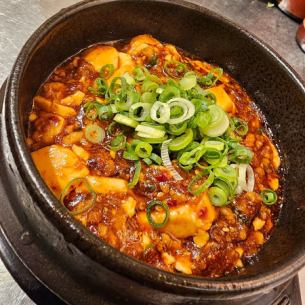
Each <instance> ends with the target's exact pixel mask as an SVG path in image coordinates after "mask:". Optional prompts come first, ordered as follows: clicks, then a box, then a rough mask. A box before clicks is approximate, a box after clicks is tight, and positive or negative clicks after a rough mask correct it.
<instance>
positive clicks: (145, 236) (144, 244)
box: [141, 232, 151, 250]
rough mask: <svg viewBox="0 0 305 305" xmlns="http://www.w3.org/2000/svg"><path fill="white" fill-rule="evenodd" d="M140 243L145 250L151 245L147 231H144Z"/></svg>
mask: <svg viewBox="0 0 305 305" xmlns="http://www.w3.org/2000/svg"><path fill="white" fill-rule="evenodd" d="M141 245H142V247H143V249H144V250H146V249H147V248H148V247H149V246H150V245H151V239H150V237H149V235H148V234H147V232H144V233H143V235H142V242H141Z"/></svg>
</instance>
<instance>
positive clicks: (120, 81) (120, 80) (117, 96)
mask: <svg viewBox="0 0 305 305" xmlns="http://www.w3.org/2000/svg"><path fill="white" fill-rule="evenodd" d="M126 94H127V82H126V79H125V78H124V77H115V78H113V79H112V81H111V84H110V87H109V89H108V96H109V98H110V100H113V101H117V100H119V101H121V100H123V99H124V98H125V97H126Z"/></svg>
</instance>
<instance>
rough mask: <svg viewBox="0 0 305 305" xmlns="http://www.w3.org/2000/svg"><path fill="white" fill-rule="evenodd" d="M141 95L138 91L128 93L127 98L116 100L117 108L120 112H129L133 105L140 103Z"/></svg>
mask: <svg viewBox="0 0 305 305" xmlns="http://www.w3.org/2000/svg"><path fill="white" fill-rule="evenodd" d="M139 100H140V94H139V93H138V92H136V91H127V93H126V98H124V99H116V100H115V101H114V103H115V107H116V108H117V109H118V110H119V111H128V110H129V108H130V107H131V105H132V104H134V103H137V102H139Z"/></svg>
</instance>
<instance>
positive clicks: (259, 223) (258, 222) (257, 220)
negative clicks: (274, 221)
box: [252, 217, 266, 231]
mask: <svg viewBox="0 0 305 305" xmlns="http://www.w3.org/2000/svg"><path fill="white" fill-rule="evenodd" d="M265 223H266V222H265V221H264V220H262V219H260V218H259V217H255V219H254V220H253V223H252V224H253V228H254V230H255V231H258V230H260V229H261V228H262V227H263V226H264V225H265Z"/></svg>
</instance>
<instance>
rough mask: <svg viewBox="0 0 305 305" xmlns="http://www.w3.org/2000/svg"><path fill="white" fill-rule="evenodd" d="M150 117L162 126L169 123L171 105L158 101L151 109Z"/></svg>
mask: <svg viewBox="0 0 305 305" xmlns="http://www.w3.org/2000/svg"><path fill="white" fill-rule="evenodd" d="M150 116H151V118H152V120H154V121H155V122H158V123H160V124H164V123H166V122H168V120H169V119H170V107H169V105H168V104H165V103H161V102H159V101H156V102H155V103H154V104H153V105H152V107H151V109H150Z"/></svg>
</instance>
